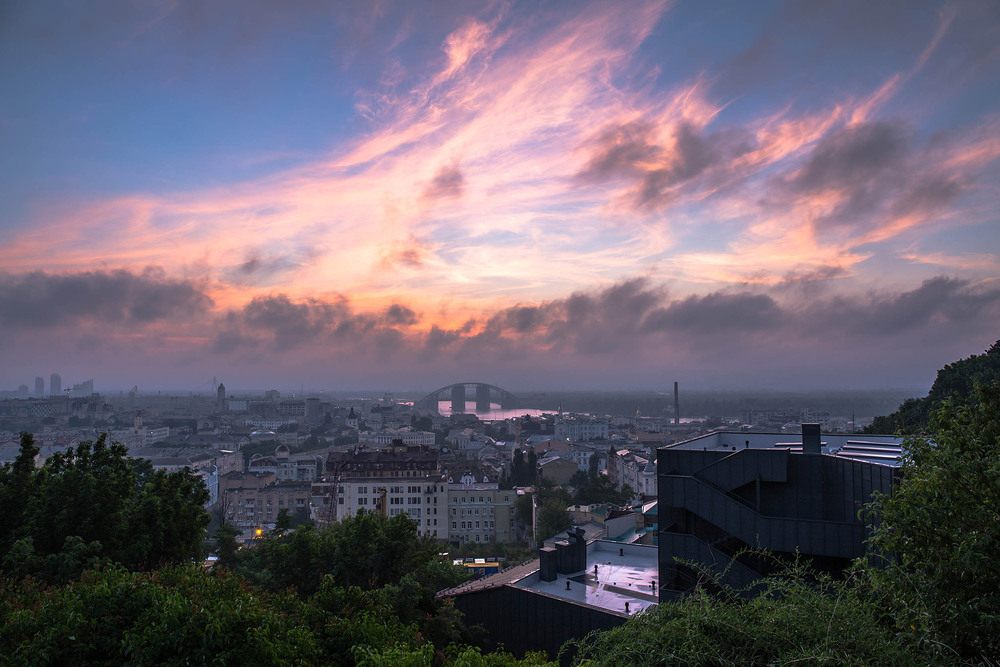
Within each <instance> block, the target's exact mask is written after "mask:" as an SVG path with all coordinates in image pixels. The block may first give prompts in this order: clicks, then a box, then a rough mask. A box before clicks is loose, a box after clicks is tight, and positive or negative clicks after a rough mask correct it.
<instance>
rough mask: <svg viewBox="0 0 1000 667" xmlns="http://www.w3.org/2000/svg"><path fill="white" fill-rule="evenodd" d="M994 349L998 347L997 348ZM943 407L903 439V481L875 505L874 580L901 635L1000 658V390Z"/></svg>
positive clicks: (979, 391)
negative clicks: (919, 432)
mask: <svg viewBox="0 0 1000 667" xmlns="http://www.w3.org/2000/svg"><path fill="white" fill-rule="evenodd" d="M994 347H996V346H994ZM975 393H976V400H975V401H972V402H969V403H968V404H964V405H961V404H959V403H958V402H957V401H955V400H946V401H945V402H944V404H943V406H942V407H941V409H939V410H937V411H936V412H934V413H933V415H932V417H931V421H930V434H929V436H928V437H926V438H924V437H915V436H914V437H909V438H907V439H906V440H905V441H904V452H905V453H904V456H903V461H902V474H903V478H902V481H901V482H900V483H899V485H898V486H897V487H896V488H895V489H894V490H893V492H892V494H891V495H887V496H881V497H879V498H877V500H876V502H875V503H874V504H873V506H872V512H873V513H874V514H875V515H876V516H877V517H879V523H878V524H877V526H876V528H875V532H874V535H873V537H872V539H871V544H872V547H873V549H874V551H875V553H876V554H879V555H880V556H877V557H878V558H880V559H885V562H884V563H877V564H879V565H884V567H881V568H872V569H871V570H870V574H871V576H872V578H873V581H874V584H875V586H876V590H877V591H878V592H879V593H880V594H881V600H882V602H883V604H885V605H886V607H887V608H888V609H889V611H890V613H891V615H892V617H893V618H894V619H895V622H896V624H897V627H898V628H899V629H900V630H901V631H902V632H903V633H905V634H909V635H911V637H912V638H913V639H915V640H916V641H918V642H921V643H922V644H924V645H925V646H927V647H928V649H929V648H932V647H933V646H942V645H944V646H947V647H950V649H953V650H954V651H955V652H957V653H958V654H961V655H962V656H963V657H966V658H978V659H981V660H987V659H989V660H992V659H994V658H995V657H996V656H998V655H1000V561H998V560H997V552H998V551H1000V383H995V384H991V385H989V386H983V385H980V386H978V387H977V388H976V392H975Z"/></svg>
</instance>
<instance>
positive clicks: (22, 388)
mask: <svg viewBox="0 0 1000 667" xmlns="http://www.w3.org/2000/svg"><path fill="white" fill-rule="evenodd" d="M17 395H18V396H27V395H28V385H26V384H20V385H18V386H17Z"/></svg>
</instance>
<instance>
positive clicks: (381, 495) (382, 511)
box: [375, 486, 389, 516]
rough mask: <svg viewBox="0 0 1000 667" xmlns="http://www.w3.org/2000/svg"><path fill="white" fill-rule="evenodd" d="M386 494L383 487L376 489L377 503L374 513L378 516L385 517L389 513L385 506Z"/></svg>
mask: <svg viewBox="0 0 1000 667" xmlns="http://www.w3.org/2000/svg"><path fill="white" fill-rule="evenodd" d="M386 493H387V491H386V489H385V487H384V486H380V487H379V489H378V502H377V503H375V511H376V512H378V515H379V516H386V515H387V514H388V513H389V512H388V510H387V509H386V506H385V496H386Z"/></svg>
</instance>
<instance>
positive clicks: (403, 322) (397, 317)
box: [382, 303, 420, 326]
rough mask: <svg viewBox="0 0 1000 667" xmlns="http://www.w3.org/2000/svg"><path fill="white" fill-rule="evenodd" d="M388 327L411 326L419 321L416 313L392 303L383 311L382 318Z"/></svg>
mask: <svg viewBox="0 0 1000 667" xmlns="http://www.w3.org/2000/svg"><path fill="white" fill-rule="evenodd" d="M382 319H383V320H384V321H385V323H386V324H388V325H389V326H412V325H414V324H416V323H417V322H419V321H420V318H419V317H418V316H417V313H416V312H415V311H414V310H413V309H412V308H408V307H407V306H402V305H400V304H398V303H394V304H392V305H391V306H389V307H388V308H386V310H385V315H384V316H383V318H382Z"/></svg>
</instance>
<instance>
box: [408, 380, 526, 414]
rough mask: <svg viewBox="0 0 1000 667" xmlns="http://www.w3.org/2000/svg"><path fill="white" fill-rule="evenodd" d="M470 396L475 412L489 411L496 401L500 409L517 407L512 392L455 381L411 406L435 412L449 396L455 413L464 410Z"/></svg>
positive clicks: (493, 386) (479, 383)
mask: <svg viewBox="0 0 1000 667" xmlns="http://www.w3.org/2000/svg"><path fill="white" fill-rule="evenodd" d="M470 389H471V391H470ZM470 396H474V397H475V401H476V412H477V413H484V412H489V411H490V410H491V409H492V405H493V403H498V404H499V405H500V409H501V410H510V409H513V408H516V407H518V401H517V397H516V396H514V394H512V393H510V392H509V391H507V390H506V389H501V388H500V387H497V386H496V385H492V384H487V383H485V382H457V383H455V384H450V385H448V386H447V387H441V388H440V389H437V390H435V391H432V392H431V393H429V394H427V395H426V396H424V397H423V398H421V399H420V400H419V401H417V402H416V403H414V404H413V407H415V408H422V409H424V410H434V411H435V412H437V409H438V402H439V401H442V400H448V399H449V398H450V399H451V412H452V414H457V413H460V412H465V404H466V401H467V400H468V398H469V397H470Z"/></svg>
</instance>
